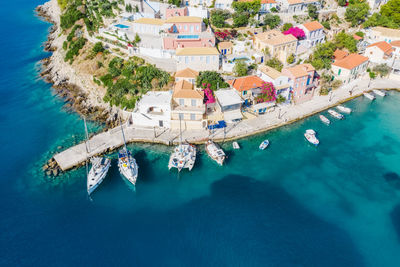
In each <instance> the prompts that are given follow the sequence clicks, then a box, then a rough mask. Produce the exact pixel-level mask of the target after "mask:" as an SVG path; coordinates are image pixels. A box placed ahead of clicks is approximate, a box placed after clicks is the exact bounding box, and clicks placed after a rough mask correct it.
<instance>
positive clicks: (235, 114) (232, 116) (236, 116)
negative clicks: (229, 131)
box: [224, 110, 243, 122]
mask: <svg viewBox="0 0 400 267" xmlns="http://www.w3.org/2000/svg"><path fill="white" fill-rule="evenodd" d="M242 118H243V116H242V112H240V110H232V111H226V112H224V120H225V121H227V122H233V121H238V120H241V119H242Z"/></svg>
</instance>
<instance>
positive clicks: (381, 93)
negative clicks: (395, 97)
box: [372, 89, 386, 96]
mask: <svg viewBox="0 0 400 267" xmlns="http://www.w3.org/2000/svg"><path fill="white" fill-rule="evenodd" d="M372 91H373V92H374V94H376V95H379V96H386V92H384V91H382V90H378V89H374V90H372Z"/></svg>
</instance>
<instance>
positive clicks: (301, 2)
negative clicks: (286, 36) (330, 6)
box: [279, 0, 321, 13]
mask: <svg viewBox="0 0 400 267" xmlns="http://www.w3.org/2000/svg"><path fill="white" fill-rule="evenodd" d="M279 2H280V4H281V5H282V11H283V12H286V13H306V12H307V7H308V6H309V5H315V6H316V7H317V8H320V7H321V2H320V1H319V0H279Z"/></svg>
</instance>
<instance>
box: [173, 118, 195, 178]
mask: <svg viewBox="0 0 400 267" xmlns="http://www.w3.org/2000/svg"><path fill="white" fill-rule="evenodd" d="M195 161H196V147H195V146H194V145H191V144H182V129H181V121H180V120H179V145H178V146H176V147H175V148H174V151H173V152H172V154H171V156H170V157H169V162H168V169H169V170H170V169H171V168H177V169H178V171H179V172H180V171H181V170H182V169H189V171H191V170H192V169H193V166H194V163H195Z"/></svg>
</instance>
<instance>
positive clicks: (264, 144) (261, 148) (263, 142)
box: [258, 140, 269, 150]
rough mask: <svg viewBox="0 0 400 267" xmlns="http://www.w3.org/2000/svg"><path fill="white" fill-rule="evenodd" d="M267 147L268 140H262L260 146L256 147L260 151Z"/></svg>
mask: <svg viewBox="0 0 400 267" xmlns="http://www.w3.org/2000/svg"><path fill="white" fill-rule="evenodd" d="M268 145H269V141H268V140H264V141H262V142H261V144H260V146H259V147H258V148H259V149H260V150H264V149H266V148H267V147H268Z"/></svg>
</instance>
